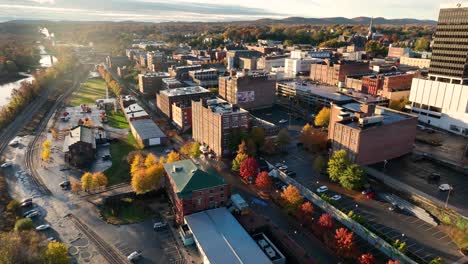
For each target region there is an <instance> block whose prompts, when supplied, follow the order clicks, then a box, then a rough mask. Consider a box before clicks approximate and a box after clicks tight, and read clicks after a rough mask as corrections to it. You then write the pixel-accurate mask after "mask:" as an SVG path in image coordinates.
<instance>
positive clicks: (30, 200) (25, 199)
mask: <svg viewBox="0 0 468 264" xmlns="http://www.w3.org/2000/svg"><path fill="white" fill-rule="evenodd" d="M25 202H32V198H24V199H23V200H21V201H20V203H25Z"/></svg>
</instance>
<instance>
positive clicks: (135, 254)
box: [127, 250, 141, 261]
mask: <svg viewBox="0 0 468 264" xmlns="http://www.w3.org/2000/svg"><path fill="white" fill-rule="evenodd" d="M139 258H141V251H138V250H137V251H133V252H132V253H130V255H128V257H127V259H128V260H129V261H135V260H137V259H139Z"/></svg>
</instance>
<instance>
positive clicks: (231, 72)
mask: <svg viewBox="0 0 468 264" xmlns="http://www.w3.org/2000/svg"><path fill="white" fill-rule="evenodd" d="M236 75H237V72H236V71H235V70H230V71H229V76H231V77H234V76H236Z"/></svg>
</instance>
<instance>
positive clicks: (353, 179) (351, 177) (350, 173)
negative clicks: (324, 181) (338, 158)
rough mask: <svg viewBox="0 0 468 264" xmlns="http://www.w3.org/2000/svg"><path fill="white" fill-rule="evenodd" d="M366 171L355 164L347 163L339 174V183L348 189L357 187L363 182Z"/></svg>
mask: <svg viewBox="0 0 468 264" xmlns="http://www.w3.org/2000/svg"><path fill="white" fill-rule="evenodd" d="M365 177H366V173H365V172H364V170H363V169H361V167H359V166H358V165H356V164H351V165H349V166H348V167H347V168H346V169H345V170H344V171H343V173H342V174H341V175H340V178H339V180H340V184H341V186H343V187H345V188H346V189H349V190H354V189H359V188H361V187H362V186H363V185H364V183H365Z"/></svg>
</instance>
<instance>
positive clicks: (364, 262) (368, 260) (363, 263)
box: [358, 253, 375, 264]
mask: <svg viewBox="0 0 468 264" xmlns="http://www.w3.org/2000/svg"><path fill="white" fill-rule="evenodd" d="M358 263H359V264H374V263H375V258H374V256H373V255H372V254H371V253H367V254H362V255H361V256H360V257H359V258H358Z"/></svg>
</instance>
